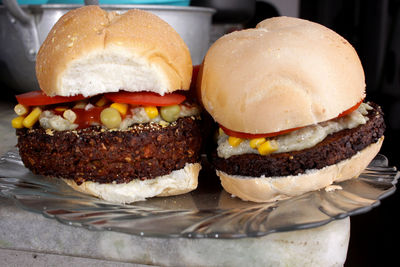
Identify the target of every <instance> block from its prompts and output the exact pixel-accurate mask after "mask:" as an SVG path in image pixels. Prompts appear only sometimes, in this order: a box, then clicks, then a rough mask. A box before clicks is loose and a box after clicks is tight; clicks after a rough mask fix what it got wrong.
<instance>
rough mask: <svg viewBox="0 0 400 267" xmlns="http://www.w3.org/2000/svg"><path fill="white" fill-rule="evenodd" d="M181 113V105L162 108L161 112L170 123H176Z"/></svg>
mask: <svg viewBox="0 0 400 267" xmlns="http://www.w3.org/2000/svg"><path fill="white" fill-rule="evenodd" d="M180 112H181V108H180V107H179V105H172V106H166V107H161V110H160V113H161V117H162V118H163V119H164V120H165V121H168V122H173V121H176V120H177V119H178V118H179V113H180Z"/></svg>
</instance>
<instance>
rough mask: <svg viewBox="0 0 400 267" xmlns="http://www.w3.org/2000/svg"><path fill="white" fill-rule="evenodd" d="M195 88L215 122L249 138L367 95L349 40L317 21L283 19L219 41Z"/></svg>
mask: <svg viewBox="0 0 400 267" xmlns="http://www.w3.org/2000/svg"><path fill="white" fill-rule="evenodd" d="M198 83H199V84H200V91H201V92H200V93H201V100H202V103H203V105H204V107H205V108H206V110H207V111H208V112H209V113H210V115H211V116H212V117H213V118H214V120H215V121H217V122H218V123H220V124H222V125H223V126H225V127H227V128H228V129H230V130H234V131H238V132H245V133H252V134H257V133H270V132H277V131H282V130H285V129H291V128H295V127H301V126H307V125H311V124H315V123H319V122H322V121H326V120H330V119H332V118H335V117H337V116H338V115H339V114H340V113H341V112H343V111H345V110H347V109H349V108H351V107H352V106H354V105H355V104H357V103H358V102H360V101H361V100H362V99H363V98H364V97H365V79H364V71H363V68H362V65H361V62H360V59H359V57H358V55H357V53H356V51H355V50H354V48H353V47H352V46H351V45H350V44H349V42H347V41H346V40H345V39H344V38H342V37H341V36H339V35H338V34H337V33H335V32H333V31H332V30H330V29H328V28H326V27H324V26H322V25H320V24H317V23H313V22H310V21H306V20H302V19H298V18H289V17H276V18H271V19H266V20H264V21H262V22H261V23H259V24H258V25H257V27H256V28H255V29H247V30H242V31H236V32H233V33H230V34H227V35H225V36H223V37H222V38H220V39H219V40H217V41H216V42H215V43H214V44H213V45H212V46H211V48H210V49H209V51H208V52H207V54H206V56H205V59H204V62H203V65H202V68H201V71H200V73H199V80H198Z"/></svg>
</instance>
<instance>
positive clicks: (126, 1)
mask: <svg viewBox="0 0 400 267" xmlns="http://www.w3.org/2000/svg"><path fill="white" fill-rule="evenodd" d="M17 2H18V4H20V5H46V4H83V2H84V1H83V0H18V1H17ZM189 3H190V0H99V4H103V5H145V4H147V5H172V6H188V5H189ZM0 4H2V0H0Z"/></svg>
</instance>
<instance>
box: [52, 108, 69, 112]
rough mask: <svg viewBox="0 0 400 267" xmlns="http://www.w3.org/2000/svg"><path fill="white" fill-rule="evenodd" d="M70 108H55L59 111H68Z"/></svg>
mask: <svg viewBox="0 0 400 267" xmlns="http://www.w3.org/2000/svg"><path fill="white" fill-rule="evenodd" d="M67 109H68V108H67V107H56V108H55V109H54V110H55V111H58V112H64V111H66V110H67Z"/></svg>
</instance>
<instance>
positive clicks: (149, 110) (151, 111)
mask: <svg viewBox="0 0 400 267" xmlns="http://www.w3.org/2000/svg"><path fill="white" fill-rule="evenodd" d="M144 111H146V114H147V116H149V118H150V119H154V118H155V117H157V116H158V109H157V107H155V106H146V107H144Z"/></svg>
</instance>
